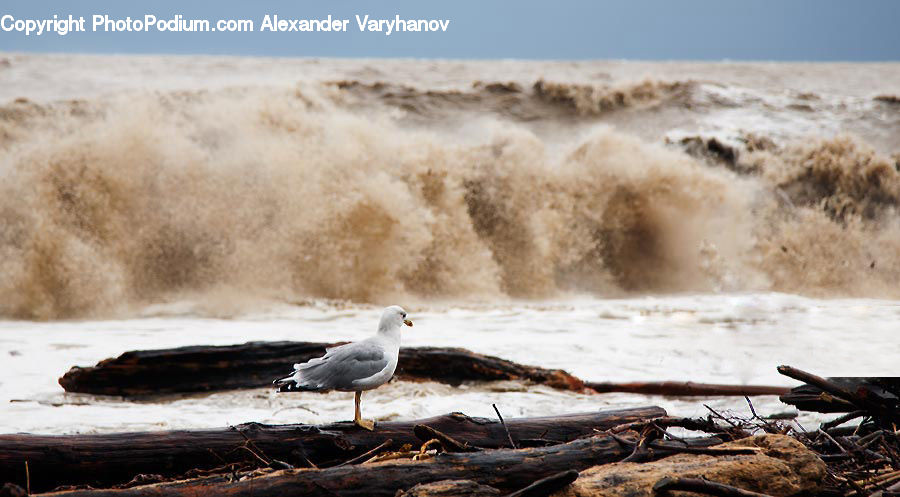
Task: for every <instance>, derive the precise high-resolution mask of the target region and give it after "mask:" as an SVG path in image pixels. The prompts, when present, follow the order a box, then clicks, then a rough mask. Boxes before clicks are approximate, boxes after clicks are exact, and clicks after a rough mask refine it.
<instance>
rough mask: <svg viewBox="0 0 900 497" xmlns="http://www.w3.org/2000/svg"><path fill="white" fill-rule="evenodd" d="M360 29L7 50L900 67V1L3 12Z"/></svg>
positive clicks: (40, 40)
mask: <svg viewBox="0 0 900 497" xmlns="http://www.w3.org/2000/svg"><path fill="white" fill-rule="evenodd" d="M7 14H9V15H12V16H13V17H15V18H17V19H25V18H42V17H52V15H53V14H58V15H59V16H60V17H63V16H66V15H68V14H73V15H76V16H85V17H88V24H90V16H91V15H93V14H108V15H110V16H111V17H117V18H124V17H126V16H132V17H139V18H143V16H144V15H145V14H153V15H155V16H157V17H158V18H161V19H162V18H170V17H173V16H174V15H175V14H181V15H183V16H184V17H185V18H203V19H208V20H210V21H211V22H215V21H216V20H218V19H226V18H241V19H251V20H254V22H255V23H256V27H257V29H258V28H259V24H260V22H261V21H262V18H263V16H264V15H266V14H277V15H279V16H282V17H289V18H321V17H324V16H326V15H328V14H332V15H333V16H334V17H337V18H348V19H350V26H349V27H350V28H351V29H350V31H349V32H346V33H296V32H292V33H261V32H254V33H224V32H216V33H158V32H150V33H92V32H87V33H71V34H68V35H66V36H59V35H56V34H54V33H49V34H43V35H41V36H34V35H31V36H28V37H26V36H25V35H24V34H22V33H11V32H0V50H5V51H28V52H93V53H176V54H235V55H269V56H323V57H324V56H338V57H434V58H524V59H609V58H613V59H696V60H722V59H732V60H809V61H833V60H850V61H873V60H874V61H878V60H892V61H897V60H900V0H859V1H851V0H843V1H837V0H778V1H776V0H744V1H726V0H680V1H676V0H632V1H625V0H621V1H599V0H597V1H590V0H580V1H577V0H553V1H548V0H543V1H537V0H516V1H502V2H501V1H492V0H477V1H475V0H445V1H440V2H438V1H434V0H400V1H391V2H388V1H374V0H369V1H362V0H353V1H351V0H341V1H334V0H333V1H328V0H317V1H309V0H263V1H249V0H241V1H227V0H219V1H186V0H156V1H152V2H150V1H147V2H137V1H123V0H77V1H71V0H62V1H36V0H0V16H3V15H7ZM356 14H359V15H361V16H362V15H366V14H369V15H370V16H371V17H377V18H382V17H383V18H393V17H394V16H395V15H400V17H402V18H404V19H418V18H426V19H449V20H450V25H449V29H448V31H447V32H446V33H428V34H422V33H395V34H392V35H390V36H385V35H383V34H374V33H359V32H358V31H357V28H356V26H355V20H354V15H356ZM88 28H89V26H88Z"/></svg>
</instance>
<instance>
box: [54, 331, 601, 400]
mask: <svg viewBox="0 0 900 497" xmlns="http://www.w3.org/2000/svg"><path fill="white" fill-rule="evenodd" d="M332 345H336V344H327V343H312V342H248V343H244V344H240V345H226V346H191V347H179V348H174V349H161V350H134V351H129V352H125V353H124V354H122V355H120V356H119V357H116V358H113V359H105V360H103V361H100V362H99V363H97V365H96V366H93V367H78V366H76V367H73V368H72V369H70V370H69V371H68V372H67V373H66V374H65V375H63V377H62V378H60V379H59V384H60V385H62V387H63V388H64V389H65V390H66V391H67V392H78V393H91V394H100V395H119V396H123V397H134V396H146V395H161V394H173V393H187V392H212V391H217V390H233V389H239V388H257V387H263V386H269V385H271V384H272V380H273V379H275V378H279V377H282V376H284V375H285V374H287V373H288V372H290V369H291V366H292V365H293V364H294V363H297V362H306V361H308V360H310V359H312V358H314V357H319V356H321V355H322V354H324V353H325V348H326V347H330V346H332ZM397 375H398V376H399V377H400V378H402V379H410V380H433V381H439V382H442V383H449V384H451V385H458V384H460V383H462V382H464V381H496V380H528V381H533V382H536V383H543V384H547V385H549V386H552V387H554V388H560V389H566V390H581V389H582V388H583V386H584V385H583V382H582V381H581V380H579V379H578V378H576V377H574V376H572V375H570V374H568V373H566V372H565V371H562V370H559V369H545V368H540V367H536V366H526V365H522V364H517V363H514V362H511V361H507V360H504V359H500V358H498V357H492V356H487V355H482V354H476V353H474V352H471V351H468V350H465V349H460V348H439V347H404V348H402V349H400V361H399V366H398V368H397Z"/></svg>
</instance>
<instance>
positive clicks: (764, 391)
mask: <svg viewBox="0 0 900 497" xmlns="http://www.w3.org/2000/svg"><path fill="white" fill-rule="evenodd" d="M584 386H586V387H587V388H590V389H592V390H594V391H595V392H598V393H607V392H626V393H642V394H646V395H672V396H696V397H713V396H717V395H723V396H726V395H728V396H730V395H783V394H785V393H788V392H789V391H790V390H791V389H790V388H789V387H774V386H762V385H716V384H710V383H694V382H691V381H688V382H679V381H659V382H634V383H598V382H591V381H588V382H585V384H584Z"/></svg>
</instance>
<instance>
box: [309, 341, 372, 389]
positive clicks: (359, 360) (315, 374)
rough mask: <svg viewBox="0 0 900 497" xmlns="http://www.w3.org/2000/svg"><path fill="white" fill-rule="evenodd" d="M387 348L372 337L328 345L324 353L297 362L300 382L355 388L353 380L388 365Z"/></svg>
mask: <svg viewBox="0 0 900 497" xmlns="http://www.w3.org/2000/svg"><path fill="white" fill-rule="evenodd" d="M387 364H388V358H387V357H385V354H384V349H382V347H381V346H379V345H378V344H376V343H373V342H371V341H369V340H363V341H361V342H356V343H348V344H347V345H341V346H340V347H334V348H331V349H328V352H326V353H325V355H324V356H322V357H319V358H316V359H312V360H310V361H309V362H306V363H303V364H297V365H296V366H295V367H296V368H297V369H298V372H299V376H300V383H301V384H302V385H304V386H307V387H310V388H315V389H317V390H353V389H354V385H353V381H355V380H361V379H363V378H368V377H370V376H372V375H374V374H375V373H378V372H379V371H381V370H383V369H384V368H385V367H387Z"/></svg>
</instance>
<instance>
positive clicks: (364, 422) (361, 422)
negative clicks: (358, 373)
mask: <svg viewBox="0 0 900 497" xmlns="http://www.w3.org/2000/svg"><path fill="white" fill-rule="evenodd" d="M361 399H362V392H356V413H355V414H354V417H353V423H355V424H356V426H359V427H360V428H365V429H367V430H369V431H375V421H372V420H370V419H363V418H362V414H361V413H360V410H359V402H360V400H361Z"/></svg>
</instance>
